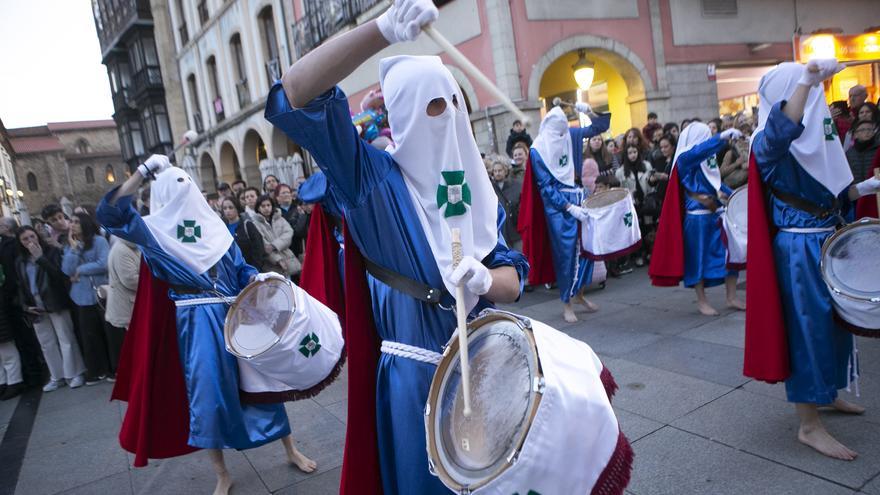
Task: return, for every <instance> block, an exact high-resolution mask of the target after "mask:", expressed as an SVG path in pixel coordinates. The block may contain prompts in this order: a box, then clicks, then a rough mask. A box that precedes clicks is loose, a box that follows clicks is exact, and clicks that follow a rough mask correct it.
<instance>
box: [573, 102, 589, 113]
mask: <svg viewBox="0 0 880 495" xmlns="http://www.w3.org/2000/svg"><path fill="white" fill-rule="evenodd" d="M574 109H575V110H577V111H578V112H579V113H590V112H591V111H593V109H592V108H590V105H588V104H586V103H584V102H582V101H579V102H577V103H575V104H574Z"/></svg>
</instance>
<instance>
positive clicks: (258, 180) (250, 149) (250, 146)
mask: <svg viewBox="0 0 880 495" xmlns="http://www.w3.org/2000/svg"><path fill="white" fill-rule="evenodd" d="M243 149H244V168H243V170H242V173H243V174H244V177H245V179H244V180H245V181H246V182H247V183H248V185H249V186H254V187H257V188H260V187H261V186H262V184H263V177H262V176H261V175H260V162H261V161H262V160H265V159H266V158H268V156H269V155H268V153H267V152H266V143H264V142H263V138H262V137H260V134H259V133H258V132H257V131H255V130H253V129H250V130H249V131H247V133H245V135H244V148H243Z"/></svg>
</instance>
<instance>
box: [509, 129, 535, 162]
mask: <svg viewBox="0 0 880 495" xmlns="http://www.w3.org/2000/svg"><path fill="white" fill-rule="evenodd" d="M517 141H522V142H524V143H526V146H531V145H532V136H529V133H528V132H527V131H526V130H525V129H523V131H522V132H516V131H514V130H513V129H511V130H510V135H509V136H507V148H506V150H507V156H513V146H514V145H515V144H516V143H517Z"/></svg>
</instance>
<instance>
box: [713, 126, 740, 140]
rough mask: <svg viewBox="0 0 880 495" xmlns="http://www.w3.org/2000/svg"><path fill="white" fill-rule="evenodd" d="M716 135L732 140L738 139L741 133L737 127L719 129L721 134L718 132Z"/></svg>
mask: <svg viewBox="0 0 880 495" xmlns="http://www.w3.org/2000/svg"><path fill="white" fill-rule="evenodd" d="M718 137H720V138H721V139H723V140H725V141H733V140H734V139H739V138H741V137H743V133H741V132H739V130H737V129H727V130H725V131H721V134H719V135H718Z"/></svg>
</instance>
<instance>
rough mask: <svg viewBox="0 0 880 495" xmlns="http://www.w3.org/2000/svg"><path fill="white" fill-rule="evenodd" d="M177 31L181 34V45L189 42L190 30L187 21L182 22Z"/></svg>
mask: <svg viewBox="0 0 880 495" xmlns="http://www.w3.org/2000/svg"><path fill="white" fill-rule="evenodd" d="M177 32H178V33H179V34H180V46H183V45H185V44H187V43H189V31H188V30H187V29H186V23H183V24H181V25H180V27H179V28H177Z"/></svg>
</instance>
